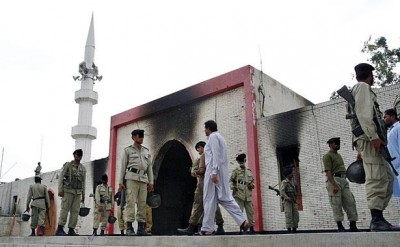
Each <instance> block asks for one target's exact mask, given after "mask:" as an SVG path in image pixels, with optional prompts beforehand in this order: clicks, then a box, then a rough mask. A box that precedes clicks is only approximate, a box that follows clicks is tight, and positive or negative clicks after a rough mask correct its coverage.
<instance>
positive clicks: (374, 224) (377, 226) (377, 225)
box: [369, 209, 392, 232]
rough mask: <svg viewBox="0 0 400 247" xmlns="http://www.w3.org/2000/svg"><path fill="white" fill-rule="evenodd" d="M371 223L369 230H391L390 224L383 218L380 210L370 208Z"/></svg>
mask: <svg viewBox="0 0 400 247" xmlns="http://www.w3.org/2000/svg"><path fill="white" fill-rule="evenodd" d="M371 216H372V219H371V224H370V226H369V229H370V230H371V232H379V231H391V230H392V225H391V224H390V223H389V222H387V221H386V220H385V219H384V218H383V214H382V210H378V209H371Z"/></svg>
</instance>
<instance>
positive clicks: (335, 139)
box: [326, 137, 340, 144]
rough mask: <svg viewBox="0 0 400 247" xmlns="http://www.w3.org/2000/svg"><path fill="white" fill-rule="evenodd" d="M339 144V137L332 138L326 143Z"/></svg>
mask: <svg viewBox="0 0 400 247" xmlns="http://www.w3.org/2000/svg"><path fill="white" fill-rule="evenodd" d="M332 142H334V143H340V137H332V138H331V139H329V140H328V141H327V142H326V143H328V144H329V143H332Z"/></svg>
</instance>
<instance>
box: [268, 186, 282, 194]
mask: <svg viewBox="0 0 400 247" xmlns="http://www.w3.org/2000/svg"><path fill="white" fill-rule="evenodd" d="M268 189H270V190H273V191H275V192H276V195H277V196H280V195H281V192H280V191H279V190H278V189H275V188H274V187H272V186H271V185H268Z"/></svg>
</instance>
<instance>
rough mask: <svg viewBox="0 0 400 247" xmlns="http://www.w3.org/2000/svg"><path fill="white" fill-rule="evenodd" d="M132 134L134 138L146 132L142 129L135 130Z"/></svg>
mask: <svg viewBox="0 0 400 247" xmlns="http://www.w3.org/2000/svg"><path fill="white" fill-rule="evenodd" d="M131 134H132V136H135V135H140V134H141V135H143V134H144V130H141V129H135V130H133V131H132V132H131Z"/></svg>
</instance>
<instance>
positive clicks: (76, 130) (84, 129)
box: [71, 125, 97, 140]
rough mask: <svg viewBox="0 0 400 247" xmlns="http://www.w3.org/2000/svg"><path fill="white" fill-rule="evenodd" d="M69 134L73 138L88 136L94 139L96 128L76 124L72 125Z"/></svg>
mask: <svg viewBox="0 0 400 247" xmlns="http://www.w3.org/2000/svg"><path fill="white" fill-rule="evenodd" d="M71 136H72V138H74V139H78V138H88V139H91V140H94V139H96V137H97V129H96V128H95V127H93V126H89V125H76V126H74V127H72V132H71Z"/></svg>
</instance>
